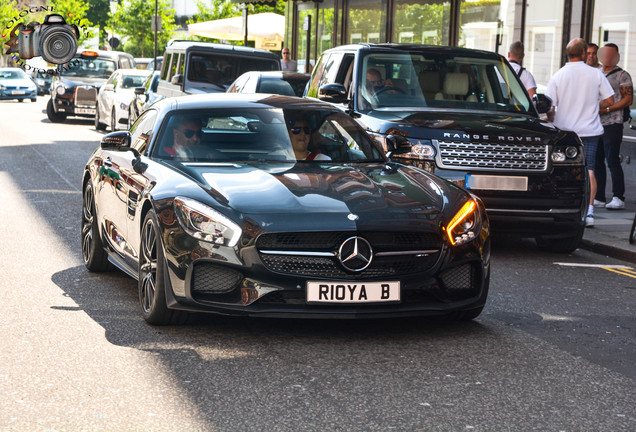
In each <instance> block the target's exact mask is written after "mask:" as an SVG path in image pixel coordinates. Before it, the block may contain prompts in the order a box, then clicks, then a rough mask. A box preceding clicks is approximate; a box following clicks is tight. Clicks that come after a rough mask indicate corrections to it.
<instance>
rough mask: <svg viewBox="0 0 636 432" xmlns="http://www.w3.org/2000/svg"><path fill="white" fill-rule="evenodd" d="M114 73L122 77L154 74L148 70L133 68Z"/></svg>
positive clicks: (118, 70)
mask: <svg viewBox="0 0 636 432" xmlns="http://www.w3.org/2000/svg"><path fill="white" fill-rule="evenodd" d="M113 73H120V74H122V75H138V76H148V75H150V74H151V73H152V71H149V70H147V69H131V68H121V69H117V70H116V71H115V72H113Z"/></svg>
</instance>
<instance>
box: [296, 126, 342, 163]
mask: <svg viewBox="0 0 636 432" xmlns="http://www.w3.org/2000/svg"><path fill="white" fill-rule="evenodd" d="M287 131H288V132H289V139H290V140H291V143H292V147H293V149H294V156H295V157H296V160H308V161H310V160H318V161H320V160H323V161H328V160H331V158H330V157H329V156H327V155H326V154H322V153H320V151H319V150H314V151H312V152H310V151H309V149H308V147H309V140H310V139H311V132H312V131H311V128H310V127H309V122H308V121H307V120H304V119H300V120H292V121H290V122H289V124H288V127H287Z"/></svg>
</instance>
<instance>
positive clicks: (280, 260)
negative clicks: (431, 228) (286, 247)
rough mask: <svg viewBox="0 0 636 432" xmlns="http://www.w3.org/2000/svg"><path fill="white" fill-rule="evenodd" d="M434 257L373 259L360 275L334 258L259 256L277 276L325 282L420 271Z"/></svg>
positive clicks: (435, 255) (432, 255)
mask: <svg viewBox="0 0 636 432" xmlns="http://www.w3.org/2000/svg"><path fill="white" fill-rule="evenodd" d="M437 256H438V253H433V254H430V255H428V256H416V255H404V256H396V257H377V256H376V257H374V258H373V261H371V265H370V266H369V267H368V268H367V269H366V270H364V271H362V272H360V273H351V272H347V271H345V270H343V269H342V268H341V266H340V264H339V262H338V258H336V257H311V256H289V255H266V254H261V260H262V261H263V264H264V265H265V267H267V268H268V269H269V270H271V271H273V272H276V273H281V274H289V275H296V276H307V277H317V278H324V279H348V280H361V279H371V278H378V277H393V276H403V275H409V274H414V273H419V272H423V271H426V270H428V269H429V268H431V267H432V266H433V265H434V264H435V261H436V260H437Z"/></svg>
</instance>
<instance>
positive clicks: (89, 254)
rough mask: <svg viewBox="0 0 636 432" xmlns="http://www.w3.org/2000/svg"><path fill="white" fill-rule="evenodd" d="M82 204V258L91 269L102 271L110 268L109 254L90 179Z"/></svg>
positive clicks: (85, 187) (85, 188)
mask: <svg viewBox="0 0 636 432" xmlns="http://www.w3.org/2000/svg"><path fill="white" fill-rule="evenodd" d="M83 196H84V202H83V205H82V258H84V265H85V266H86V268H87V269H88V270H89V271H92V272H102V271H106V270H109V269H110V263H109V262H108V256H107V254H106V251H105V250H104V245H103V243H102V239H101V237H100V236H99V228H98V227H97V218H96V217H95V195H94V193H93V186H92V185H91V183H90V181H89V182H87V183H86V186H84V193H83Z"/></svg>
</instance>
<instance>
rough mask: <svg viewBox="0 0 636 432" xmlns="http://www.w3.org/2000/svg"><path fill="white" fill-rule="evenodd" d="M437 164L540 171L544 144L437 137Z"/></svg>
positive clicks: (544, 160) (545, 154) (543, 167)
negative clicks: (480, 141) (448, 139)
mask: <svg viewBox="0 0 636 432" xmlns="http://www.w3.org/2000/svg"><path fill="white" fill-rule="evenodd" d="M437 144H438V149H439V153H438V163H439V165H440V168H450V169H452V168H462V169H466V168H474V169H485V170H489V169H492V170H525V171H544V170H546V168H547V164H548V146H546V145H527V144H503V143H502V144H499V143H471V142H454V141H438V142H437Z"/></svg>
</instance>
